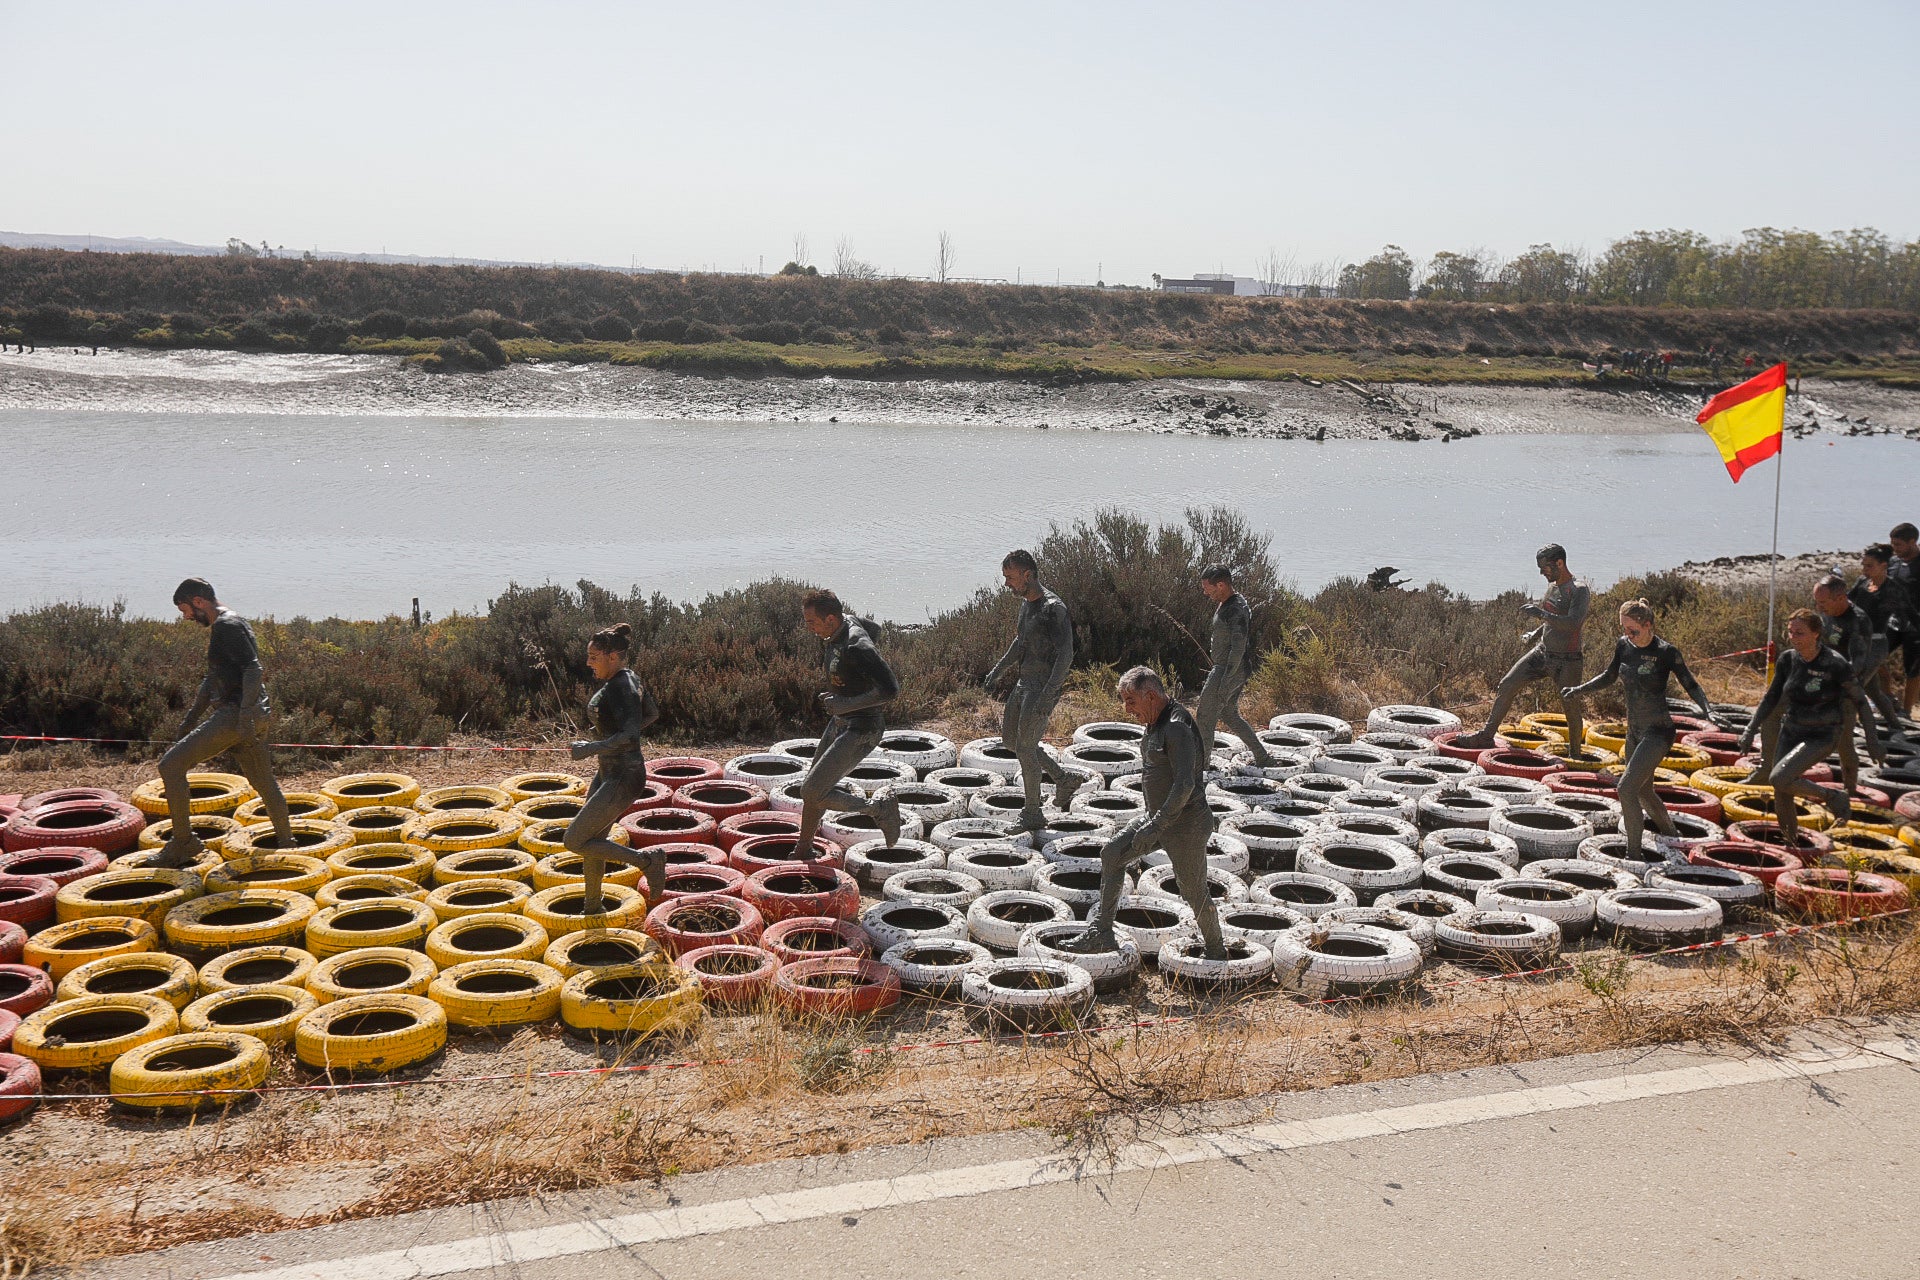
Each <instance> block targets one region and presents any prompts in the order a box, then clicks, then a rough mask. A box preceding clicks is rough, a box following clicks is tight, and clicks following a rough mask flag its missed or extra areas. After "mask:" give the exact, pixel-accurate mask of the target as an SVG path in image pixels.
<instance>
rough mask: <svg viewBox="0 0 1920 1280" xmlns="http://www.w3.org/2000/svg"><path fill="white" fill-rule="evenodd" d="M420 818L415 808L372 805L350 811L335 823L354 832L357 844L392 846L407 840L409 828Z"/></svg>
mask: <svg viewBox="0 0 1920 1280" xmlns="http://www.w3.org/2000/svg"><path fill="white" fill-rule="evenodd" d="M419 816H420V811H419V810H418V809H414V808H411V807H409V808H405V809H403V808H401V807H400V806H399V805H393V804H370V805H367V806H366V807H365V808H361V809H349V810H347V811H346V812H345V813H343V814H341V815H340V816H339V817H337V818H335V819H334V821H335V822H337V823H339V824H340V825H341V826H343V827H345V828H346V829H347V830H349V831H351V832H353V842H354V843H355V844H392V843H393V842H395V841H396V840H405V839H406V838H407V827H408V825H409V824H411V823H412V822H413V820H414V819H415V818H417V817H419Z"/></svg>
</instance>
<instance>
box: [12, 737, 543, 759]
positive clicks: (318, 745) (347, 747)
mask: <svg viewBox="0 0 1920 1280" xmlns="http://www.w3.org/2000/svg"><path fill="white" fill-rule="evenodd" d="M174 741H175V739H173V738H59V737H54V736H51V735H48V734H40V733H0V742H81V743H89V744H92V745H95V746H106V747H131V746H143V747H168V746H172V745H173V743H174ZM267 745H268V746H269V747H273V748H275V749H276V750H282V751H501V752H519V753H529V752H530V753H535V754H541V755H566V754H567V748H566V747H502V746H494V745H491V744H488V745H484V746H471V745H462V746H451V747H414V746H407V745H404V744H401V743H397V742H270V743H268V744H267Z"/></svg>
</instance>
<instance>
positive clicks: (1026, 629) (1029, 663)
mask: <svg viewBox="0 0 1920 1280" xmlns="http://www.w3.org/2000/svg"><path fill="white" fill-rule="evenodd" d="M1000 576H1001V577H1002V578H1004V579H1005V580H1006V584H1007V590H1009V591H1011V592H1013V594H1015V595H1017V596H1019V597H1020V598H1021V600H1022V601H1023V602H1024V603H1022V604H1021V606H1020V621H1019V624H1018V629H1017V631H1016V632H1015V634H1014V637H1013V643H1012V644H1011V645H1009V646H1007V651H1006V652H1005V653H1004V654H1002V655H1001V656H1000V661H998V662H996V663H994V664H993V670H991V671H989V672H987V675H986V680H985V684H986V687H987V688H988V689H989V690H991V689H992V688H993V687H994V686H995V685H996V684H998V683H1000V678H1001V677H1002V676H1003V675H1005V674H1006V673H1007V671H1008V670H1010V669H1017V670H1018V671H1019V675H1018V676H1017V677H1016V678H1015V679H1014V682H1013V688H1012V689H1010V690H1008V692H1007V707H1006V711H1005V713H1004V714H1003V715H1002V716H1001V718H1000V740H1001V742H1002V743H1004V744H1005V745H1006V746H1007V748H1008V749H1009V750H1011V751H1012V752H1013V754H1014V756H1015V758H1016V759H1018V760H1019V761H1020V785H1021V786H1023V787H1025V788H1026V790H1027V803H1026V807H1025V808H1023V809H1022V810H1020V829H1021V830H1023V831H1041V830H1044V829H1045V827H1046V825H1047V820H1046V814H1045V811H1044V810H1043V809H1042V808H1041V805H1040V778H1041V775H1042V774H1043V773H1044V774H1045V775H1046V777H1048V778H1050V779H1051V780H1052V781H1053V804H1054V807H1055V808H1056V809H1060V810H1062V811H1064V810H1065V809H1066V808H1067V807H1068V806H1069V805H1071V804H1072V803H1073V793H1074V792H1075V791H1078V790H1079V789H1080V788H1081V787H1082V786H1085V785H1086V784H1087V783H1088V782H1090V781H1091V780H1092V777H1091V775H1089V774H1086V773H1082V772H1081V771H1080V770H1078V769H1069V768H1068V767H1067V766H1065V765H1063V764H1061V763H1060V761H1059V760H1058V759H1057V758H1056V757H1055V756H1054V754H1053V752H1052V751H1050V750H1048V749H1047V747H1046V746H1045V745H1044V744H1043V743H1041V741H1040V739H1041V737H1042V736H1043V735H1044V734H1045V733H1046V731H1047V720H1048V718H1049V717H1051V716H1052V715H1053V706H1054V704H1055V703H1056V702H1058V701H1060V690H1061V688H1062V687H1063V686H1064V685H1065V684H1066V683H1067V673H1068V672H1069V671H1071V670H1073V618H1072V617H1071V616H1070V615H1069V614H1068V613H1067V605H1066V601H1064V600H1062V599H1061V598H1060V597H1059V596H1057V595H1055V594H1053V592H1051V591H1049V590H1047V589H1046V587H1044V586H1042V585H1041V584H1040V566H1039V565H1038V564H1037V563H1035V561H1034V558H1033V553H1032V552H1031V551H1009V552H1007V556H1006V559H1004V560H1002V561H1001V562H1000Z"/></svg>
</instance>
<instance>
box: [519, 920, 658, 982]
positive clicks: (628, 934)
mask: <svg viewBox="0 0 1920 1280" xmlns="http://www.w3.org/2000/svg"><path fill="white" fill-rule="evenodd" d="M540 960H541V962H542V963H543V964H545V965H546V966H547V967H548V968H550V969H552V970H554V971H555V972H556V973H558V974H560V975H561V976H562V977H565V978H571V977H572V976H573V975H574V974H576V973H583V972H585V971H586V970H588V969H612V968H615V967H617V966H620V965H628V964H665V963H667V960H668V956H667V953H666V951H665V950H664V949H663V948H662V947H661V946H660V944H659V943H658V942H656V941H655V940H654V939H652V938H650V937H648V936H647V935H646V934H644V933H642V932H640V931H639V930H638V929H581V930H578V931H577V932H574V933H569V934H567V935H565V936H564V937H559V938H555V939H554V940H553V942H552V943H551V944H550V945H549V946H548V947H547V954H545V955H544V956H541V957H540Z"/></svg>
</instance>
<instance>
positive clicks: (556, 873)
mask: <svg viewBox="0 0 1920 1280" xmlns="http://www.w3.org/2000/svg"><path fill="white" fill-rule="evenodd" d="M656 847H657V846H656ZM601 873H602V874H601V877H600V882H601V883H602V884H617V885H624V886H625V887H627V888H629V889H634V890H638V889H639V887H640V877H641V876H642V875H644V874H645V873H644V872H643V871H641V869H640V868H639V867H629V866H623V865H621V864H620V863H618V862H609V863H608V864H607V865H606V866H605V867H603V868H601ZM586 878H587V860H586V858H585V856H584V855H582V854H578V853H570V852H568V851H567V850H565V849H562V850H561V851H560V852H559V853H553V854H548V855H547V856H546V857H544V858H542V859H540V861H538V862H536V863H534V864H533V890H534V892H535V893H538V892H540V891H541V890H542V889H554V888H558V887H559V886H560V885H564V884H582V883H584V882H585V880H586Z"/></svg>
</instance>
